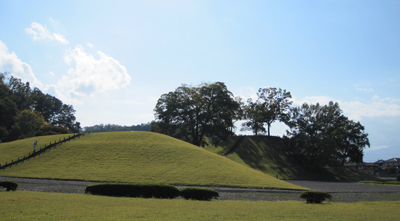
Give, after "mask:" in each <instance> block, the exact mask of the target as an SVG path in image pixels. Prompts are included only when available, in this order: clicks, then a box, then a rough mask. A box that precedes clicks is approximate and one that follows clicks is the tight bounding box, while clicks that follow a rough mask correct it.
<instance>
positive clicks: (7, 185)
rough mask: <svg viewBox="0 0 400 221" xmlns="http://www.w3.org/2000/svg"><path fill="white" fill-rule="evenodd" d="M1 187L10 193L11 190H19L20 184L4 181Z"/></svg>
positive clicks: (0, 182) (1, 182) (0, 183)
mask: <svg viewBox="0 0 400 221" xmlns="http://www.w3.org/2000/svg"><path fill="white" fill-rule="evenodd" d="M0 186H2V187H4V188H6V189H7V191H10V190H12V191H15V190H17V187H18V183H17V182H14V181H11V180H3V181H0Z"/></svg>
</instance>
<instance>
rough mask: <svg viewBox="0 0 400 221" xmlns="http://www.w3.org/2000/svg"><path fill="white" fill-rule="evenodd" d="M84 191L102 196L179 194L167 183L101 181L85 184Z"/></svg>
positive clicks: (177, 190) (148, 196) (176, 189)
mask: <svg viewBox="0 0 400 221" xmlns="http://www.w3.org/2000/svg"><path fill="white" fill-rule="evenodd" d="M85 193H90V194H93V195H104V196H123V197H143V198H152V197H154V198H163V199H173V198H176V197H178V196H179V189H178V188H176V187H175V186H172V185H169V184H152V183H144V184H133V183H103V184H93V185H89V186H87V187H86V188H85Z"/></svg>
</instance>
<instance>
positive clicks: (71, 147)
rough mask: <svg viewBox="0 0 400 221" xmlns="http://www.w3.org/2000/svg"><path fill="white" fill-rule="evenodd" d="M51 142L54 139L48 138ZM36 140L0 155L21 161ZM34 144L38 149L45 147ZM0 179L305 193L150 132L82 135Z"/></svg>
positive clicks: (14, 144)
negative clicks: (284, 190)
mask: <svg viewBox="0 0 400 221" xmlns="http://www.w3.org/2000/svg"><path fill="white" fill-rule="evenodd" d="M53 138H56V137H51V136H50V137H48V139H49V140H52V139H53ZM35 139H36V138H29V139H25V140H19V141H14V142H10V143H4V144H0V151H1V152H3V151H4V152H7V153H11V152H12V154H13V155H16V152H18V154H22V155H23V152H26V151H28V152H29V151H30V150H29V148H28V149H27V147H26V146H32V145H31V143H33V142H34V140H35ZM37 139H38V143H39V144H40V143H41V142H43V143H44V142H45V141H44V140H43V141H41V140H39V138H37ZM43 139H45V137H43ZM46 139H47V138H46ZM56 139H57V138H56ZM46 143H47V142H46ZM3 158H5V157H4V156H3ZM2 160H3V161H4V159H2ZM0 176H16V177H35V178H50V179H77V180H92V181H121V182H164V183H171V184H185V185H222V186H243V187H260V188H281V189H304V188H302V187H299V186H296V185H293V184H290V183H287V182H284V181H281V180H278V179H275V178H274V177H271V176H269V175H266V174H264V173H262V172H260V171H256V170H253V169H251V168H249V167H247V166H243V165H240V164H238V163H236V162H234V161H231V160H229V159H227V158H226V157H222V156H219V155H217V154H214V153H211V152H209V151H207V150H205V149H203V148H200V147H197V146H194V145H191V144H189V143H186V142H183V141H180V140H177V139H174V138H171V137H169V136H166V135H162V134H157V133H151V132H112V133H96V134H89V135H85V136H83V137H81V138H79V139H76V140H74V141H70V142H67V143H65V144H62V145H61V146H58V147H57V148H55V149H52V150H50V151H48V152H46V153H44V154H42V155H40V156H38V157H35V158H33V159H30V160H28V161H25V162H23V163H21V164H18V165H16V166H13V167H11V168H6V169H5V170H1V171H0Z"/></svg>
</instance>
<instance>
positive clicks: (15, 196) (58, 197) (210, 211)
mask: <svg viewBox="0 0 400 221" xmlns="http://www.w3.org/2000/svg"><path fill="white" fill-rule="evenodd" d="M0 197H1V200H0V217H1V220H397V218H398V216H399V212H398V208H399V206H400V202H399V201H394V202H385V201H384V202H361V203H330V204H329V203H323V204H320V205H318V204H306V203H305V202H295V201H278V202H270V201H257V202H252V201H215V200H214V201H210V202H204V201H192V200H184V199H173V200H166V199H163V200H162V199H141V198H122V197H104V196H92V195H84V194H59V193H39V192H21V191H16V192H1V191H0Z"/></svg>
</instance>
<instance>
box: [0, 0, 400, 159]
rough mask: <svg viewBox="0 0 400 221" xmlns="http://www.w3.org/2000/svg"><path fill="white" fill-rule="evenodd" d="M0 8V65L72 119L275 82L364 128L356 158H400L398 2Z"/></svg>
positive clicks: (14, 4)
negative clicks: (221, 86) (217, 86)
mask: <svg viewBox="0 0 400 221" xmlns="http://www.w3.org/2000/svg"><path fill="white" fill-rule="evenodd" d="M0 9H1V12H2V13H0V27H1V28H0V30H1V31H0V72H5V71H8V72H10V73H11V74H12V75H14V76H16V77H19V78H22V79H23V80H24V81H29V82H30V83H31V85H33V86H36V87H38V88H40V89H41V90H42V91H44V92H46V93H50V94H52V95H54V96H56V97H58V98H60V99H61V100H62V101H63V102H64V103H67V104H72V105H73V106H74V108H75V110H76V111H77V112H76V117H77V120H78V121H79V122H81V124H82V126H91V125H94V124H100V123H104V124H107V123H112V124H120V125H132V124H140V123H146V122H150V121H151V120H153V119H154V112H153V109H154V106H155V104H156V102H157V99H158V98H159V97H160V95H161V94H164V93H168V92H170V91H173V90H175V89H176V88H177V87H178V86H180V85H181V84H182V83H185V84H189V85H198V84H200V83H202V82H216V81H221V82H224V83H225V84H226V85H227V87H228V89H229V90H230V91H232V92H233V93H234V94H235V95H236V96H240V97H242V98H243V99H244V100H246V99H247V98H249V97H255V96H256V91H257V90H258V89H259V88H264V87H278V88H282V89H286V90H287V91H290V92H291V93H292V96H293V102H294V104H295V105H301V104H302V103H303V102H307V103H316V102H320V103H322V104H327V103H328V102H329V101H331V100H332V101H335V102H339V104H340V107H341V109H342V110H343V113H344V114H345V115H347V116H349V117H350V118H351V119H353V120H356V121H360V122H361V123H362V124H363V125H364V126H365V129H366V132H367V133H368V134H369V139H370V142H371V148H369V149H367V150H366V151H365V157H364V160H365V161H375V160H377V159H388V158H391V157H400V145H399V144H400V136H399V135H398V134H399V132H400V89H399V88H400V25H399V24H400V1H397V0H394V1H390V0H387V1H368V0H360V1H345V0H343V1H341V0H318V1H261V0H260V1H205V0H204V1H184V0H181V1H179V0H177V1H161V0H150V1H144V0H143V1H140V0H137V1H85V0H79V1H19V0H17V1H14V0H12V1H7V0H0ZM271 130H272V131H271V132H272V134H276V135H282V134H284V131H285V127H284V125H282V124H279V123H276V124H273V125H272V128H271ZM237 133H244V132H240V131H237Z"/></svg>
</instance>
